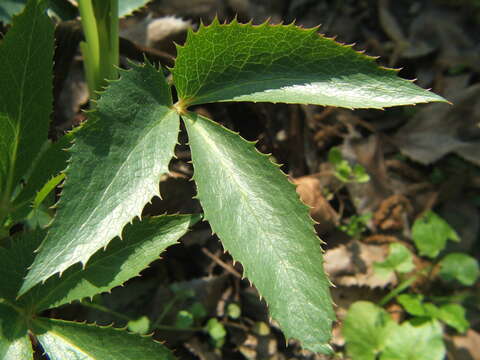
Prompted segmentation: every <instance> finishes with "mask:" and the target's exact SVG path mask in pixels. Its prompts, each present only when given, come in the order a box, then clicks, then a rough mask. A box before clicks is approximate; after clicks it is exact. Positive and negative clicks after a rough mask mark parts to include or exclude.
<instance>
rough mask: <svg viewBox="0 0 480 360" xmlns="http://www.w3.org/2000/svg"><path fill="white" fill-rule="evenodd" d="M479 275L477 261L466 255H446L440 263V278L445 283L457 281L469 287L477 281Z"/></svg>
mask: <svg viewBox="0 0 480 360" xmlns="http://www.w3.org/2000/svg"><path fill="white" fill-rule="evenodd" d="M479 273H480V270H479V266H478V261H477V260H476V259H474V258H473V257H471V256H469V255H467V254H462V253H452V254H448V255H447V256H445V257H444V258H443V259H442V261H441V262H440V276H441V277H442V279H444V280H447V281H452V280H457V281H459V282H460V283H461V284H463V285H467V286H471V285H473V284H474V283H475V281H477V278H478V275H479Z"/></svg>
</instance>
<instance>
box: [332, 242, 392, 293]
mask: <svg viewBox="0 0 480 360" xmlns="http://www.w3.org/2000/svg"><path fill="white" fill-rule="evenodd" d="M387 256H388V245H376V244H364V243H362V242H359V241H356V240H354V241H351V242H350V243H349V244H347V245H340V246H338V247H336V248H334V249H331V250H327V251H326V252H325V255H324V259H325V264H324V269H325V272H326V273H327V274H328V275H329V277H330V279H331V280H332V282H333V283H334V284H335V285H343V286H367V287H370V288H376V287H385V286H388V285H392V284H395V283H396V278H395V276H394V275H393V274H392V275H391V276H390V277H388V278H386V279H385V278H382V277H379V276H377V275H376V274H375V272H374V270H373V263H375V262H379V261H384V260H385V259H386V257H387Z"/></svg>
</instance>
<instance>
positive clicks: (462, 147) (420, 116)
mask: <svg viewBox="0 0 480 360" xmlns="http://www.w3.org/2000/svg"><path fill="white" fill-rule="evenodd" d="M479 98H480V84H476V85H473V86H470V87H469V88H467V89H465V90H464V91H463V92H461V93H460V94H458V95H457V96H456V97H455V98H453V99H450V100H452V102H453V103H454V105H453V106H451V105H448V104H432V105H427V106H425V107H424V108H423V109H422V110H421V111H419V112H418V113H417V114H416V115H415V116H414V117H413V118H412V119H411V120H410V121H409V122H408V123H407V124H406V125H405V126H404V127H402V128H401V129H400V130H399V131H398V133H397V134H396V135H395V137H394V141H395V143H396V144H397V146H398V147H399V148H400V150H401V151H402V153H403V154H405V155H407V156H409V157H410V158H412V159H413V160H416V161H418V162H420V163H422V164H425V165H428V164H431V163H433V162H435V161H437V160H439V159H440V158H442V157H443V156H445V155H447V154H449V153H452V152H453V153H455V154H457V155H459V156H461V157H463V158H464V159H465V160H468V161H471V162H472V163H474V164H476V165H478V166H480V126H479V124H480V102H479V101H478V99H479Z"/></svg>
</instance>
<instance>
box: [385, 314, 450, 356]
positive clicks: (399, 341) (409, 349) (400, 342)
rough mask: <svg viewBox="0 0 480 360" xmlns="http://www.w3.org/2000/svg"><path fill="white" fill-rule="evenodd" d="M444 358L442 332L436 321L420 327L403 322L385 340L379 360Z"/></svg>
mask: <svg viewBox="0 0 480 360" xmlns="http://www.w3.org/2000/svg"><path fill="white" fill-rule="evenodd" d="M444 356H445V345H444V344H443V331H442V327H441V326H440V324H439V323H438V322H437V321H429V322H425V323H423V324H422V325H420V326H413V325H412V324H411V323H410V322H409V321H405V322H404V323H403V324H402V325H401V326H397V327H396V329H395V331H394V332H393V333H391V336H389V337H388V338H387V342H386V346H385V350H384V352H383V353H382V356H381V357H380V360H414V359H415V360H442V359H443V358H444Z"/></svg>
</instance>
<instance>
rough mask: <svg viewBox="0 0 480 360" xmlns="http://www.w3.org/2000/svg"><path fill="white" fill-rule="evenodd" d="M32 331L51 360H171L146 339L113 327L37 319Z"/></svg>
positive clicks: (150, 340)
mask: <svg viewBox="0 0 480 360" xmlns="http://www.w3.org/2000/svg"><path fill="white" fill-rule="evenodd" d="M33 325H34V328H33V331H34V333H35V335H36V337H37V338H38V340H39V341H40V344H41V345H42V347H43V349H44V350H45V352H46V353H47V355H48V357H49V359H50V360H65V359H69V360H132V359H141V360H170V359H174V357H173V355H172V354H171V353H170V351H169V350H168V349H167V348H166V347H165V346H164V345H162V344H160V343H158V342H155V341H153V340H152V339H149V338H147V337H143V336H140V335H136V334H130V333H128V332H126V331H124V330H120V329H115V328H112V327H99V326H95V325H87V324H79V323H74V322H70V321H63V320H54V319H46V318H38V319H35V320H34V322H33Z"/></svg>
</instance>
